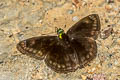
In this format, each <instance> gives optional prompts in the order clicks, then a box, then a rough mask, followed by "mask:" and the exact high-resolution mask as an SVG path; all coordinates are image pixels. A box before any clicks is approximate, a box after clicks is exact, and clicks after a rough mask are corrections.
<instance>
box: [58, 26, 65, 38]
mask: <svg viewBox="0 0 120 80" xmlns="http://www.w3.org/2000/svg"><path fill="white" fill-rule="evenodd" d="M56 31H57V34H58V37H59V38H60V39H62V35H63V34H64V30H63V29H61V28H57V30H56Z"/></svg>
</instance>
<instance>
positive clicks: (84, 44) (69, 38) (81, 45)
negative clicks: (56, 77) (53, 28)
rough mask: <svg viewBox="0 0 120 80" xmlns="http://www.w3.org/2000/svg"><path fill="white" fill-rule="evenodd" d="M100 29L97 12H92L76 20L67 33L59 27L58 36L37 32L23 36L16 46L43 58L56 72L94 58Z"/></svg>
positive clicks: (35, 56) (26, 52)
mask: <svg viewBox="0 0 120 80" xmlns="http://www.w3.org/2000/svg"><path fill="white" fill-rule="evenodd" d="M99 31H100V20H99V16H98V15H97V14H91V15H89V16H87V17H85V18H83V19H81V20H80V21H78V22H77V23H76V24H75V25H73V26H72V27H71V28H70V29H69V30H68V31H67V33H64V30H63V29H61V28H59V29H57V34H58V36H39V37H33V38H30V39H27V40H23V41H21V42H19V43H18V44H17V49H18V50H19V51H20V52H21V53H23V54H26V55H29V56H31V57H34V58H36V59H40V60H42V59H44V61H45V63H46V65H47V66H48V67H50V68H51V69H53V70H54V71H56V72H61V73H67V72H72V71H75V70H76V69H77V68H82V67H84V66H85V64H87V63H88V62H90V61H91V60H92V59H94V58H95V56H96V54H97V45H96V42H95V39H97V36H98V33H99Z"/></svg>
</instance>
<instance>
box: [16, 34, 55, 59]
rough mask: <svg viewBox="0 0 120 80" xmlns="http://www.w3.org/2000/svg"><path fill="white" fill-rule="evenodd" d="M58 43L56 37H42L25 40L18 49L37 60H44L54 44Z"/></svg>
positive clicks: (18, 45) (19, 44)
mask: <svg viewBox="0 0 120 80" xmlns="http://www.w3.org/2000/svg"><path fill="white" fill-rule="evenodd" d="M56 41H57V37H56V36H40V37H33V38H30V39H27V40H23V41H21V42H19V43H18V44H17V49H18V50H19V51H20V52H21V53H23V54H26V55H29V56H31V57H34V58H36V59H44V57H45V56H46V54H47V53H48V52H49V50H48V49H50V48H51V45H52V44H55V43H56Z"/></svg>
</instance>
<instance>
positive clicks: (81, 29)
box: [67, 14, 100, 39]
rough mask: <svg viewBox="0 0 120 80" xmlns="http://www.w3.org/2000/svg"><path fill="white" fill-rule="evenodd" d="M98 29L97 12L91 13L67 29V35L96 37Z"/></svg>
mask: <svg viewBox="0 0 120 80" xmlns="http://www.w3.org/2000/svg"><path fill="white" fill-rule="evenodd" d="M99 31H100V19H99V16H98V15H97V14H91V15H89V16H87V17H85V18H83V19H81V20H80V21H78V22H77V23H76V24H74V25H73V26H72V27H71V28H70V29H69V30H68V31H67V35H68V36H69V37H73V36H77V35H81V37H93V38H94V39H96V38H97V35H98V33H99Z"/></svg>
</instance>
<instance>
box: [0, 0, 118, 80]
mask: <svg viewBox="0 0 120 80" xmlns="http://www.w3.org/2000/svg"><path fill="white" fill-rule="evenodd" d="M76 1H77V0H0V80H120V35H119V34H120V2H119V0H78V1H79V2H78V3H76ZM92 13H96V14H98V15H99V17H100V21H101V31H102V30H104V29H105V28H107V27H108V26H111V27H112V28H113V30H114V32H113V33H112V34H110V36H109V37H108V38H106V39H102V38H101V37H100V36H99V37H98V39H97V40H96V42H97V46H98V53H97V57H96V58H95V59H94V60H93V61H92V62H91V63H90V64H89V66H86V67H85V68H82V69H78V70H76V71H75V72H71V73H68V74H59V73H56V72H54V71H52V70H51V69H49V68H48V67H47V66H46V65H45V63H44V61H39V60H36V59H34V58H31V57H29V56H26V55H23V54H22V53H20V52H19V51H18V50H17V49H16V44H17V43H18V42H19V41H21V40H24V39H27V38H30V37H33V36H40V35H41V34H46V35H55V27H58V28H63V29H64V30H65V31H67V30H68V29H69V28H70V27H71V26H72V25H73V24H75V23H76V22H77V21H78V20H80V19H81V18H83V17H85V16H87V15H89V14H92ZM96 78H97V79H96Z"/></svg>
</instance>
